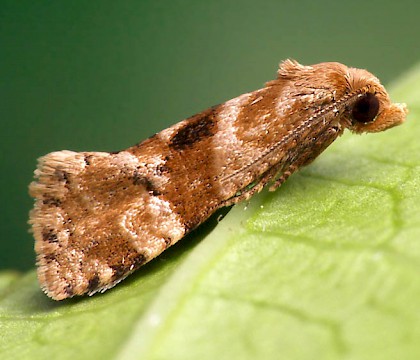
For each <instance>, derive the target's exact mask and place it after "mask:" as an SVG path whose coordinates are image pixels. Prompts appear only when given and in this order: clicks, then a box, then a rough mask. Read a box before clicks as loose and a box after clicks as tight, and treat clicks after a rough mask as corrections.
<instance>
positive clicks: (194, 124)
mask: <svg viewBox="0 0 420 360" xmlns="http://www.w3.org/2000/svg"><path fill="white" fill-rule="evenodd" d="M216 113H217V106H215V107H212V108H210V109H208V110H206V111H205V112H203V113H200V114H198V115H195V116H193V117H191V118H189V119H187V122H186V123H185V125H184V126H183V127H182V128H180V129H178V131H177V132H176V134H175V135H174V136H173V137H172V139H171V140H170V142H169V146H170V147H171V148H173V149H175V150H183V149H185V148H187V147H191V146H193V145H194V144H195V143H197V142H199V141H202V140H204V139H205V138H208V137H211V136H213V134H214V127H215V114H216Z"/></svg>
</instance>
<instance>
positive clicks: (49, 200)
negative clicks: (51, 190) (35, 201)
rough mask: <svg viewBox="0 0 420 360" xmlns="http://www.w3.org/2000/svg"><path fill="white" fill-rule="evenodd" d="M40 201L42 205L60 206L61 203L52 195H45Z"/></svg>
mask: <svg viewBox="0 0 420 360" xmlns="http://www.w3.org/2000/svg"><path fill="white" fill-rule="evenodd" d="M42 203H43V204H44V205H52V206H60V205H61V201H60V200H59V199H57V198H54V197H49V196H46V197H45V198H44V199H43V200H42Z"/></svg>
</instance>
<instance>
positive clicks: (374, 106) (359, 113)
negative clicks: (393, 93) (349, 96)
mask: <svg viewBox="0 0 420 360" xmlns="http://www.w3.org/2000/svg"><path fill="white" fill-rule="evenodd" d="M378 111H379V100H378V98H377V97H376V96H375V95H373V94H370V93H368V94H365V95H363V96H361V97H360V98H359V99H358V100H357V101H356V103H355V104H354V106H353V110H352V116H353V119H354V120H356V121H357V122H360V123H368V122H371V121H372V120H373V119H375V117H376V115H378Z"/></svg>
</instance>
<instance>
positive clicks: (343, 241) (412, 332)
mask: <svg viewBox="0 0 420 360" xmlns="http://www.w3.org/2000/svg"><path fill="white" fill-rule="evenodd" d="M419 83H420V67H418V68H417V69H414V70H413V71H412V72H410V73H409V74H407V75H406V76H405V77H404V78H402V79H401V80H400V81H399V82H398V83H396V84H394V86H393V87H392V89H393V91H392V95H393V98H394V99H395V100H398V101H405V102H407V103H408V106H409V109H410V111H411V113H410V115H409V118H408V121H407V123H406V124H404V125H403V126H401V127H399V128H395V129H393V130H390V131H388V132H385V133H382V134H375V135H363V136H356V135H351V134H347V135H345V136H344V137H343V138H341V139H339V140H338V141H336V142H335V143H334V144H333V145H332V146H331V147H330V148H329V149H328V150H327V151H326V152H325V153H324V154H323V155H322V156H321V157H320V158H319V159H317V161H315V163H314V164H313V165H311V166H309V167H308V168H306V169H304V170H302V171H301V172H300V173H298V174H296V175H294V176H292V177H291V178H290V179H289V180H288V182H287V183H286V184H285V185H284V186H282V187H281V188H280V189H279V190H278V191H276V192H275V193H268V192H266V191H265V192H263V193H261V194H259V195H257V196H255V197H254V198H253V199H252V200H251V201H250V202H249V203H248V204H240V205H239V206H236V207H234V208H233V209H232V211H231V212H230V213H229V214H228V215H227V216H226V218H225V219H224V220H223V221H222V222H221V223H220V224H219V225H217V226H216V227H215V228H214V229H213V231H212V232H211V233H210V234H208V235H207V236H204V235H205V234H204V233H205V232H206V230H208V227H209V226H211V225H212V224H211V223H210V224H207V225H206V226H207V228H206V226H205V227H204V228H202V229H200V231H198V232H196V233H195V234H192V235H191V236H188V237H187V238H186V239H184V240H183V241H182V242H180V243H179V244H177V245H176V246H174V247H173V248H172V249H169V250H168V251H166V252H165V253H164V254H163V255H162V256H161V257H159V258H158V259H156V260H154V261H153V262H152V263H150V264H148V265H146V266H145V267H144V268H143V269H141V270H139V271H138V272H137V273H136V274H135V275H133V276H131V277H130V278H129V279H127V280H126V281H124V282H123V283H121V284H120V285H118V286H117V287H116V288H115V289H112V290H110V291H108V292H106V293H105V294H99V295H96V296H94V297H91V298H89V297H84V298H80V299H71V300H68V301H63V302H54V301H52V300H50V299H48V298H47V297H46V296H45V295H44V294H43V293H42V292H41V291H40V289H39V286H38V284H37V282H36V277H35V274H34V272H30V273H28V274H25V275H23V276H18V275H17V274H15V273H11V272H7V273H6V272H5V273H2V274H0V358H1V359H31V360H34V359H45V358H53V359H92V358H98V359H115V358H118V359H182V360H185V359H218V360H220V359H274V358H281V359H313V358H319V359H337V358H348V359H396V358H399V359H418V358H420V345H419V344H418V339H419V338H420V305H419V301H418V299H419V298H420V277H419V271H420V241H418V239H420V192H419V190H418V189H419V186H420V167H419V165H420V155H419V154H420V142H419V141H418V138H419V137H420V100H419V99H420V87H419V85H418V84H419ZM213 221H214V219H213Z"/></svg>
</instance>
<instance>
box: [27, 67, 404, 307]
mask: <svg viewBox="0 0 420 360" xmlns="http://www.w3.org/2000/svg"><path fill="white" fill-rule="evenodd" d="M406 113H407V109H406V106H405V105H404V104H393V103H391V101H390V98H389V96H388V94H387V92H386V90H385V88H384V87H383V86H382V85H381V84H380V82H379V80H378V79H377V78H376V77H375V76H373V75H372V74H371V73H369V72H367V71H366V70H360V69H356V68H349V67H346V66H345V65H342V64H340V63H335V62H328V63H321V64H317V65H312V66H303V65H301V64H299V63H298V62H296V61H293V60H286V61H284V62H282V63H281V64H280V67H279V70H278V75H277V78H276V79H275V80H273V81H270V82H268V83H267V84H266V85H265V87H263V88H262V89H259V90H256V91H253V92H250V93H247V94H243V95H240V96H239V97H236V98H234V99H232V100H229V101H227V102H225V103H222V104H220V105H216V106H213V107H211V108H209V109H207V110H205V111H203V112H201V113H199V114H197V115H194V116H192V117H190V118H188V119H186V120H183V121H181V122H179V123H177V124H175V125H174V126H172V127H170V128H168V129H166V130H163V131H161V132H159V133H157V134H155V135H153V136H151V137H150V138H148V139H146V140H145V141H143V142H141V143H139V144H137V145H134V146H132V147H130V148H128V149H126V150H122V151H118V152H113V153H108V152H73V151H58V152H52V153H50V154H47V155H45V156H44V157H41V158H40V159H39V162H38V167H37V169H36V170H35V181H34V182H32V183H31V185H30V194H31V196H32V197H33V198H34V199H35V205H34V208H33V210H32V211H31V213H30V220H29V223H30V224H31V226H32V231H33V234H34V237H35V251H36V254H37V265H38V278H39V282H40V285H41V287H42V289H43V290H44V291H45V293H46V294H47V295H48V296H50V297H51V298H53V299H55V300H62V299H66V298H69V297H72V296H75V295H83V294H89V295H93V294H95V293H97V292H104V291H105V290H107V289H109V288H111V287H113V286H114V285H115V284H117V283H118V282H120V281H121V280H123V279H124V278H125V277H127V276H128V275H129V274H131V273H132V272H134V271H135V270H136V269H138V268H139V267H140V266H142V265H143V264H145V263H147V262H148V261H150V260H152V259H153V258H155V257H156V256H158V255H159V254H161V253H162V252H163V251H164V250H165V249H167V248H168V247H169V246H171V245H173V244H175V243H176V242H177V241H178V240H180V239H182V238H183V237H184V236H185V235H186V234H187V233H189V232H190V231H191V230H193V229H195V228H196V227H197V226H199V225H200V224H202V223H203V222H204V221H206V219H207V218H208V217H209V216H210V215H212V214H213V213H214V212H215V211H216V210H217V209H219V208H221V207H224V206H229V205H232V204H235V203H237V202H239V201H242V200H245V199H249V198H250V197H251V196H252V195H253V194H255V193H257V192H259V191H261V190H262V188H263V187H264V186H265V185H267V184H269V185H270V187H269V189H270V190H275V189H276V188H278V187H279V186H280V185H281V184H282V183H283V182H284V181H286V179H287V178H288V177H289V176H290V175H291V174H292V173H293V172H295V171H296V170H297V169H299V168H301V167H302V166H305V165H307V164H309V163H311V162H312V161H313V160H314V159H315V158H316V157H317V156H318V155H319V154H320V153H321V152H322V151H323V150H325V149H326V148H327V147H328V146H329V145H330V144H331V143H332V142H333V141H334V140H335V139H336V138H337V137H338V136H340V135H341V134H342V133H343V131H344V129H349V130H351V131H353V132H355V133H362V132H379V131H383V130H386V129H389V128H391V127H393V126H396V125H399V124H401V123H402V122H403V121H404V120H405V116H406Z"/></svg>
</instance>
